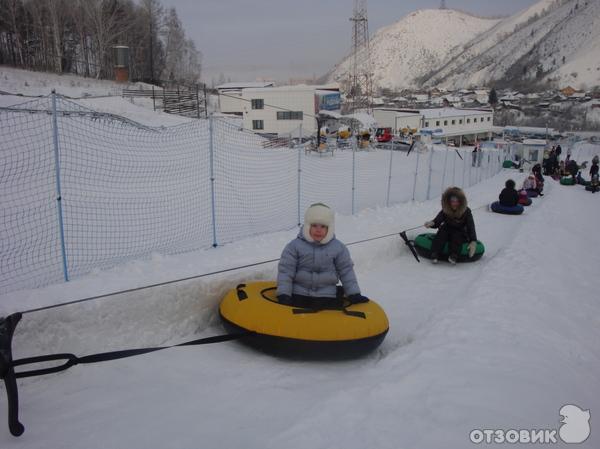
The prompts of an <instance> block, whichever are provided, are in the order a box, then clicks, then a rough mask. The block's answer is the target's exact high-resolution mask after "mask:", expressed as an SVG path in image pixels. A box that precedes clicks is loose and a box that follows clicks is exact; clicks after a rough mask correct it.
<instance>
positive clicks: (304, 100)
mask: <svg viewBox="0 0 600 449" xmlns="http://www.w3.org/2000/svg"><path fill="white" fill-rule="evenodd" d="M241 98H242V101H243V126H244V128H246V129H250V130H252V131H254V132H257V133H261V134H275V135H280V134H290V133H297V132H299V128H300V125H302V134H303V135H310V134H314V133H315V132H316V131H317V120H316V117H317V115H318V114H319V112H320V111H327V112H331V113H333V114H339V112H340V109H341V104H342V101H341V96H340V91H339V86H338V85H337V84H335V85H328V86H306V85H304V86H302V85H301V86H281V87H266V88H258V89H244V90H243V91H242V96H241Z"/></svg>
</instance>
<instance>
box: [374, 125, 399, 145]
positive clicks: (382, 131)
mask: <svg viewBox="0 0 600 449" xmlns="http://www.w3.org/2000/svg"><path fill="white" fill-rule="evenodd" d="M393 137H394V135H393V134H392V128H377V131H375V138H376V139H377V142H379V143H386V142H390V141H391V140H392V138H393Z"/></svg>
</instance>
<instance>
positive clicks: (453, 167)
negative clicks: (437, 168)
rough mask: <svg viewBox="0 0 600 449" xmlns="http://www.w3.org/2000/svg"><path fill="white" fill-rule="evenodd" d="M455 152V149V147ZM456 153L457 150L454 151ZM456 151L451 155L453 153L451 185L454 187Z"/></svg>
mask: <svg viewBox="0 0 600 449" xmlns="http://www.w3.org/2000/svg"><path fill="white" fill-rule="evenodd" d="M455 150H456V147H455ZM456 151H458V150H456ZM456 151H453V152H452V153H454V157H453V158H452V185H453V186H455V185H456V158H457V157H458V153H457V152H456Z"/></svg>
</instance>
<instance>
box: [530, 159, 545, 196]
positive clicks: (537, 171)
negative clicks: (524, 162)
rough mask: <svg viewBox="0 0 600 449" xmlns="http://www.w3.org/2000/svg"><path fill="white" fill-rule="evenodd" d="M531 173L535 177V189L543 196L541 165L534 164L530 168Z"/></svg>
mask: <svg viewBox="0 0 600 449" xmlns="http://www.w3.org/2000/svg"><path fill="white" fill-rule="evenodd" d="M531 173H533V176H534V177H535V185H536V187H535V189H536V191H537V193H538V194H539V195H540V196H544V194H543V193H542V191H543V190H544V181H545V179H544V177H543V176H542V166H541V165H540V164H535V165H534V166H533V168H532V169H531Z"/></svg>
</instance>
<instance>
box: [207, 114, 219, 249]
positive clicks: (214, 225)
mask: <svg viewBox="0 0 600 449" xmlns="http://www.w3.org/2000/svg"><path fill="white" fill-rule="evenodd" d="M214 141H215V130H214V118H213V116H212V114H211V115H209V116H208V147H209V151H210V206H211V214H212V235H213V243H212V246H213V248H216V247H217V214H216V207H215V143H214Z"/></svg>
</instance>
